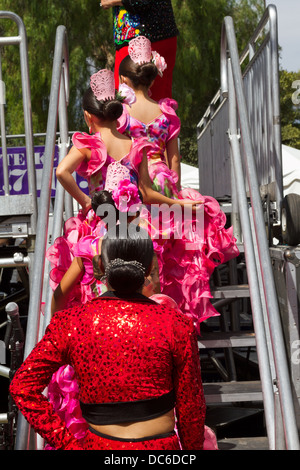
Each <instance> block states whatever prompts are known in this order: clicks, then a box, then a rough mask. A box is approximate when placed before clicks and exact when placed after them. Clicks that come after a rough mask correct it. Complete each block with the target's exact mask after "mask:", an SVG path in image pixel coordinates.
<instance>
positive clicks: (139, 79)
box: [119, 56, 158, 88]
mask: <svg viewBox="0 0 300 470" xmlns="http://www.w3.org/2000/svg"><path fill="white" fill-rule="evenodd" d="M157 74H158V69H157V67H156V65H155V64H154V63H153V62H146V63H145V64H141V65H139V64H136V63H135V62H133V60H131V58H130V56H126V57H125V58H124V59H123V60H122V61H121V63H120V65H119V75H123V76H124V77H128V78H129V80H131V82H132V83H133V85H134V86H135V87H136V88H137V87H138V86H140V85H143V86H146V87H147V88H149V87H150V85H151V83H152V82H153V80H155V78H156V77H157Z"/></svg>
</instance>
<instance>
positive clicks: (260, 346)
mask: <svg viewBox="0 0 300 470" xmlns="http://www.w3.org/2000/svg"><path fill="white" fill-rule="evenodd" d="M227 63H228V64H229V65H228V99H229V140H230V144H231V149H232V163H233V168H234V175H235V182H236V191H237V194H238V205H239V212H240V219H241V225H242V233H243V238H244V250H245V258H246V266H247V274H248V282H249V290H250V299H251V307H252V315H253V323H254V330H255V339H256V346H257V354H258V359H259V368H260V376H261V383H262V392H263V397H264V404H265V419H266V427H267V433H268V438H269V446H270V449H273V448H274V396H273V384H272V376H271V371H270V360H269V353H268V349H267V347H266V335H265V327H264V320H263V309H262V303H261V297H260V290H259V282H258V276H257V269H256V260H255V253H254V247H253V240H252V234H251V224H250V219H249V212H248V201H247V195H246V191H245V184H244V177H243V168H242V162H241V155H240V139H239V135H238V129H237V113H236V99H235V91H234V84H233V78H232V70H231V63H230V60H228V61H227ZM224 67H225V64H224Z"/></svg>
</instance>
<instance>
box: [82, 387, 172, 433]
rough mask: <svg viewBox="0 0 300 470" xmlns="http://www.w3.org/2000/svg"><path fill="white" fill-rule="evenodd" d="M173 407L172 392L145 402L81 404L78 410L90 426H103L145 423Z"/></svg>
mask: <svg viewBox="0 0 300 470" xmlns="http://www.w3.org/2000/svg"><path fill="white" fill-rule="evenodd" d="M174 406H175V394H174V390H172V391H171V392H169V393H165V394H164V395H161V396H160V397H156V398H149V399H146V400H136V401H126V402H114V403H112V402H111V403H99V404H97V403H96V404H95V403H83V402H80V408H81V412H82V416H83V418H84V419H85V420H86V421H87V422H88V423H91V424H96V425H99V426H100V425H105V424H118V423H126V422H128V423H130V422H133V421H147V420H148V419H153V418H157V417H158V416H161V415H163V414H165V413H167V412H168V411H170V410H172V409H173V408H174Z"/></svg>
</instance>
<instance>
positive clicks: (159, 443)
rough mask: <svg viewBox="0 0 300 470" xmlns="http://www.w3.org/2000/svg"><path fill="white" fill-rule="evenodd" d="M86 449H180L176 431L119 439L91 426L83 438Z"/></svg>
mask: <svg viewBox="0 0 300 470" xmlns="http://www.w3.org/2000/svg"><path fill="white" fill-rule="evenodd" d="M83 449H84V450H180V445H179V441H178V437H177V435H176V433H175V432H174V433H168V434H166V435H159V436H154V437H151V438H148V439H147V438H146V440H144V439H134V440H128V439H117V438H111V437H110V436H107V435H105V434H101V433H98V432H97V431H95V430H93V429H92V428H89V429H88V430H87V433H86V435H85V438H84V440H83Z"/></svg>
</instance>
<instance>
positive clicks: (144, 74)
mask: <svg viewBox="0 0 300 470" xmlns="http://www.w3.org/2000/svg"><path fill="white" fill-rule="evenodd" d="M157 72H158V70H157V67H156V65H155V64H153V62H147V63H146V64H141V65H139V66H138V67H137V80H138V81H139V84H140V85H145V86H147V87H149V86H150V85H151V83H152V82H153V80H155V78H156V76H157Z"/></svg>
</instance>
